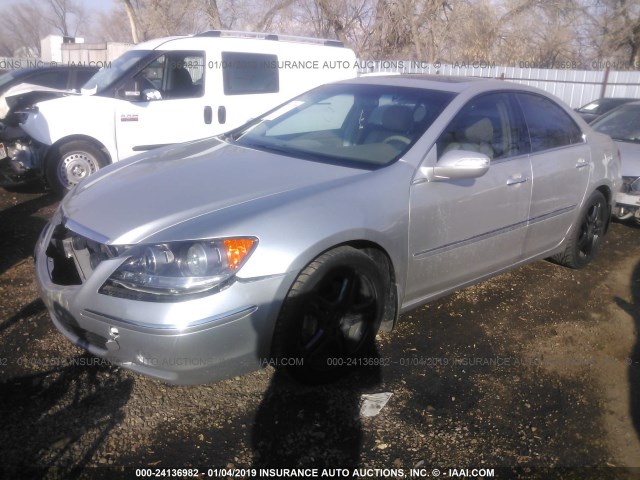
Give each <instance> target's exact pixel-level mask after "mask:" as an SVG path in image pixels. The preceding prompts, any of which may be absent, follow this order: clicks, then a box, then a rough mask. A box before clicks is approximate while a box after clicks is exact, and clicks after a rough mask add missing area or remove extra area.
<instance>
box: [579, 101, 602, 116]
mask: <svg viewBox="0 0 640 480" xmlns="http://www.w3.org/2000/svg"><path fill="white" fill-rule="evenodd" d="M599 106H600V100H596V101H594V102H591V103H587V104H586V105H584V106H582V107H580V108H578V109H577V110H576V111H577V112H580V113H595V111H596V110H597V109H598V107H599Z"/></svg>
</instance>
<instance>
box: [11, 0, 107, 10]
mask: <svg viewBox="0 0 640 480" xmlns="http://www.w3.org/2000/svg"><path fill="white" fill-rule="evenodd" d="M117 1H118V0H80V2H82V4H83V5H84V6H85V8H86V9H87V11H89V12H104V11H107V10H110V9H111V7H112V6H113V5H115V3H116V2H117ZM26 2H28V0H0V4H7V5H11V4H21V3H26Z"/></svg>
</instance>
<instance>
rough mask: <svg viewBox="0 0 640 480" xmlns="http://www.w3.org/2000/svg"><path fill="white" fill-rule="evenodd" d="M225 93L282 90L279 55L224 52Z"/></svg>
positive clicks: (274, 91) (238, 93)
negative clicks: (279, 74)
mask: <svg viewBox="0 0 640 480" xmlns="http://www.w3.org/2000/svg"><path fill="white" fill-rule="evenodd" d="M222 78H223V84H224V94H225V95H246V94H251V93H277V92H278V91H280V83H279V77H278V57H277V56H276V55H263V54H258V53H238V52H222Z"/></svg>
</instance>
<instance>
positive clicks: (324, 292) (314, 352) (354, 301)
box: [273, 246, 389, 383]
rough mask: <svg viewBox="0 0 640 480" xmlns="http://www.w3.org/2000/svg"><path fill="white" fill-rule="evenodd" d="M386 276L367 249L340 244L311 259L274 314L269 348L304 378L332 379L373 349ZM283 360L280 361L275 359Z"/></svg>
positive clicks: (383, 300) (309, 379)
mask: <svg viewBox="0 0 640 480" xmlns="http://www.w3.org/2000/svg"><path fill="white" fill-rule="evenodd" d="M388 289H389V281H388V277H387V276H385V275H384V274H383V273H382V271H381V269H380V268H379V267H378V265H377V264H376V263H375V262H374V261H373V260H372V259H371V258H370V257H369V256H368V255H366V254H365V253H363V252H361V251H360V250H357V249H355V248H352V247H346V246H345V247H338V248H336V249H333V250H330V251H328V252H326V253H324V254H322V255H320V256H319V257H317V258H316V259H315V260H314V261H313V262H311V263H310V264H309V265H308V266H307V267H306V268H305V269H304V270H303V271H302V272H301V273H300V275H298V278H297V279H296V281H295V282H294V284H293V286H292V287H291V290H290V291H289V293H288V295H287V297H286V299H285V301H284V304H283V307H282V310H281V313H280V316H279V318H278V321H277V324H276V327H275V333H274V340H273V342H274V343H273V352H274V356H275V358H276V359H286V361H287V363H288V364H289V365H288V366H287V367H286V368H287V370H288V371H289V373H290V374H292V376H293V377H294V378H296V379H298V380H300V381H304V382H307V383H320V382H324V381H328V380H331V379H335V377H336V375H339V374H340V372H341V371H344V370H346V367H349V366H352V365H357V364H358V363H361V362H359V361H358V359H361V358H363V357H362V356H363V355H366V354H367V353H371V352H373V351H374V342H375V336H376V333H377V331H378V329H379V327H380V323H381V320H382V317H383V314H384V311H385V299H387V298H388ZM278 363H279V365H282V364H283V362H278Z"/></svg>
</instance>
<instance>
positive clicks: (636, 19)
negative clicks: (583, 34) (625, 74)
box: [584, 0, 640, 68]
mask: <svg viewBox="0 0 640 480" xmlns="http://www.w3.org/2000/svg"><path fill="white" fill-rule="evenodd" d="M584 11H585V15H586V16H588V18H589V19H590V20H591V24H592V27H593V28H592V34H593V38H594V39H595V40H596V41H595V45H594V47H595V49H596V50H597V51H598V52H599V54H600V56H601V58H600V59H601V60H620V61H622V62H625V63H626V64H627V65H628V66H629V67H631V68H640V3H638V2H637V1H631V2H630V1H628V0H594V1H593V3H589V4H587V5H586V6H585V9H584Z"/></svg>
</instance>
